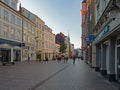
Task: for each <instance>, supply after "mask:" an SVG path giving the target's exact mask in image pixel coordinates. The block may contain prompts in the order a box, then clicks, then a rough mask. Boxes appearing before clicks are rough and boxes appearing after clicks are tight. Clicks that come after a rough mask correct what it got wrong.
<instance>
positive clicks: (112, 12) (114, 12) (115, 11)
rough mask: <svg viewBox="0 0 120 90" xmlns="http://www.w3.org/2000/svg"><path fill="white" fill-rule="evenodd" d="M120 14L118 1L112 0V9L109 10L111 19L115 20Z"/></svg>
mask: <svg viewBox="0 0 120 90" xmlns="http://www.w3.org/2000/svg"><path fill="white" fill-rule="evenodd" d="M118 13H120V7H119V6H118V5H117V4H116V0H112V4H111V8H110V9H109V18H112V19H113V20H115V17H116V16H117V15H118Z"/></svg>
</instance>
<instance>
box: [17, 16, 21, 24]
mask: <svg viewBox="0 0 120 90" xmlns="http://www.w3.org/2000/svg"><path fill="white" fill-rule="evenodd" d="M17 25H18V26H21V20H20V19H19V18H17Z"/></svg>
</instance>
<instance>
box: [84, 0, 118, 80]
mask: <svg viewBox="0 0 120 90" xmlns="http://www.w3.org/2000/svg"><path fill="white" fill-rule="evenodd" d="M87 1H88V0H83V3H85V2H87ZM83 3H82V4H83ZM85 6H86V5H85ZM87 10H88V11H87V12H83V11H82V18H83V19H82V30H84V31H85V30H87V32H88V30H91V32H89V33H87V34H88V35H91V34H92V35H93V36H94V37H95V38H94V40H93V41H92V42H91V43H88V44H86V40H88V41H89V40H90V39H89V38H87V39H85V38H83V37H82V40H83V44H82V45H83V46H84V44H86V45H87V47H88V48H86V49H87V50H88V53H85V55H86V54H88V55H86V56H88V59H90V63H91V64H92V65H93V64H94V65H93V66H94V67H95V70H96V71H99V72H100V73H101V74H102V75H105V76H106V77H107V78H108V80H109V81H116V80H117V79H118V78H120V67H119V66H120V35H119V34H120V0H91V3H90V6H89V7H88V8H87ZM88 13H89V14H88ZM87 15H88V16H87ZM94 15H95V16H94ZM84 16H85V17H84ZM88 21H89V23H90V24H87V23H86V22H88ZM88 27H89V28H90V29H88ZM84 31H83V36H84V37H86V33H85V32H84ZM90 46H92V49H89V48H90ZM82 50H83V49H82ZM89 51H90V53H89ZM90 55H92V58H91V57H89V56H90ZM95 56H96V57H95Z"/></svg>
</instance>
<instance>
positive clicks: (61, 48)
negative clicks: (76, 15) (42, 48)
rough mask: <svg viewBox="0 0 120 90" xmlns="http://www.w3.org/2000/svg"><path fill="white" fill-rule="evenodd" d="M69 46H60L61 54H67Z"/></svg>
mask: <svg viewBox="0 0 120 90" xmlns="http://www.w3.org/2000/svg"><path fill="white" fill-rule="evenodd" d="M66 48H67V45H66V44H65V43H61V44H60V50H59V51H60V52H61V53H65V52H66Z"/></svg>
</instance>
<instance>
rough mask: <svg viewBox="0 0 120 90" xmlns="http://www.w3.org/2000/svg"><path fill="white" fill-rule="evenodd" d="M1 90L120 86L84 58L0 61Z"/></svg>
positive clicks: (114, 89) (107, 88)
mask: <svg viewBox="0 0 120 90" xmlns="http://www.w3.org/2000/svg"><path fill="white" fill-rule="evenodd" d="M0 90H118V89H117V87H116V86H115V85H114V83H112V82H109V81H108V80H107V79H105V78H104V77H103V76H102V75H101V74H100V73H99V72H96V71H95V70H94V69H93V68H90V66H89V65H87V64H86V63H85V62H84V61H82V60H77V59H76V61H75V64H73V60H72V59H69V60H68V62H67V63H65V62H64V61H63V60H62V61H61V62H59V61H44V62H38V61H30V62H16V63H15V65H6V66H2V64H0Z"/></svg>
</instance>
